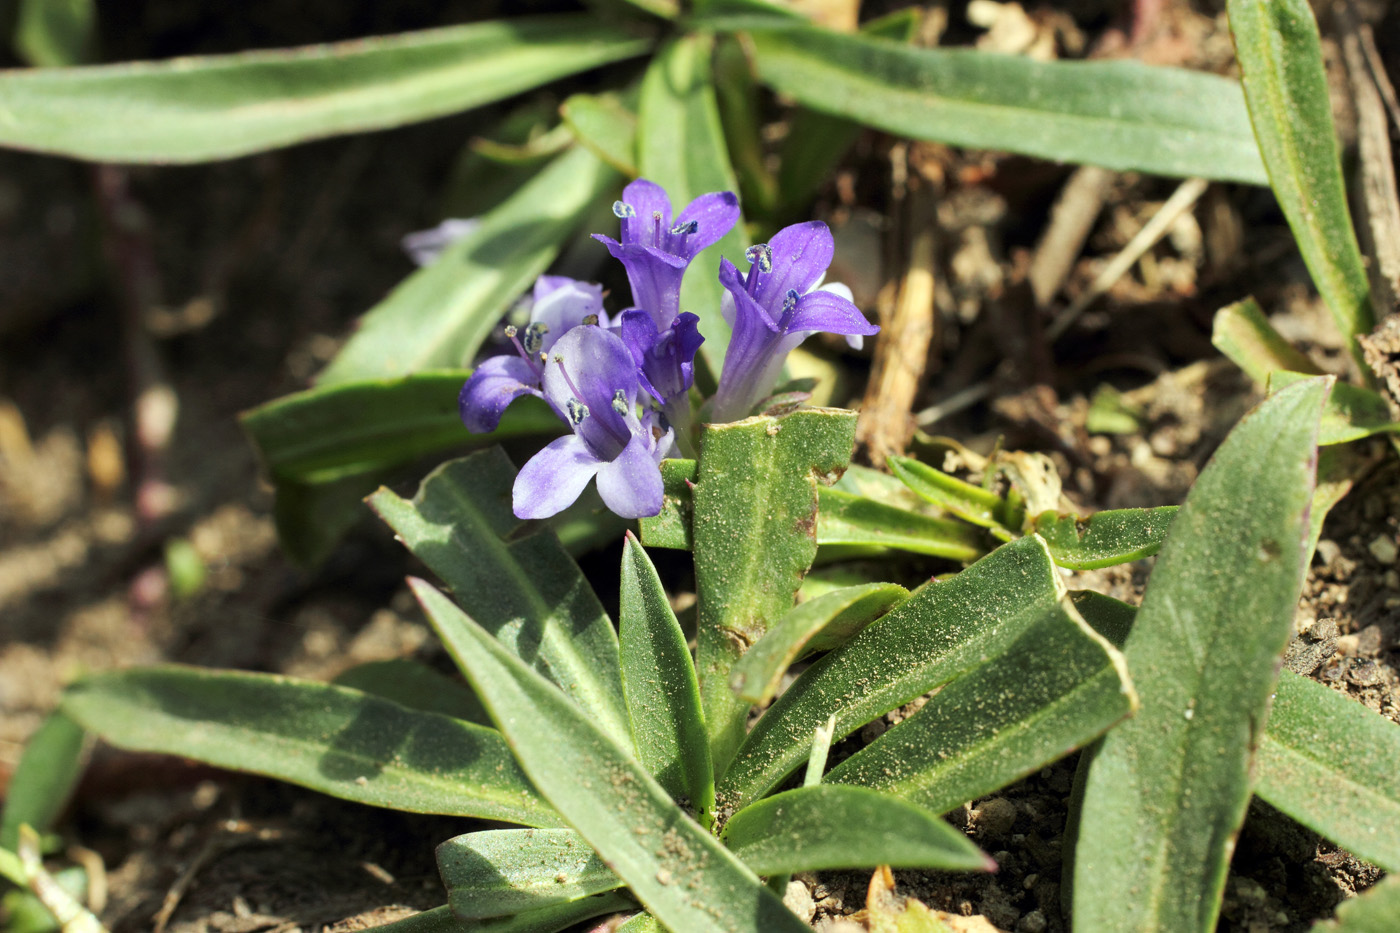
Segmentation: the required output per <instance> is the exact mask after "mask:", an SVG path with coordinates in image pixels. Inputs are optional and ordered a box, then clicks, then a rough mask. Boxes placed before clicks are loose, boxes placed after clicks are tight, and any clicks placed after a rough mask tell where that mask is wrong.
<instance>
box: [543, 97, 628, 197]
mask: <svg viewBox="0 0 1400 933" xmlns="http://www.w3.org/2000/svg"><path fill="white" fill-rule="evenodd" d="M559 114H560V116H562V117H563V118H564V125H565V126H567V127H568V128H569V131H570V132H572V133H573V134H574V138H575V139H577V140H578V141H579V142H580V143H582V144H583V145H585V146H587V147H588V149H589V150H590V151H592V153H593V154H594V155H596V156H597V157H598V158H600V159H602V160H603V161H604V162H606V163H608V165H611V166H612V167H613V168H615V169H617V170H618V171H619V172H621V173H622V174H624V175H628V176H631V177H636V176H637V175H638V174H640V173H639V172H638V171H637V115H636V114H635V113H633V112H632V111H630V110H628V109H627V108H626V107H625V106H623V104H622V101H620V100H618V98H617V96H616V95H612V94H574V95H572V96H571V97H569V99H568V100H566V101H564V103H563V104H562V105H561V106H560V107H559Z"/></svg>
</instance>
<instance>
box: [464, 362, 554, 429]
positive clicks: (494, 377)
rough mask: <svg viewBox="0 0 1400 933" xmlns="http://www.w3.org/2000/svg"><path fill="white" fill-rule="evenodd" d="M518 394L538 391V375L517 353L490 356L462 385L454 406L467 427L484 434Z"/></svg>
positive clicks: (491, 427)
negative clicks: (514, 354)
mask: <svg viewBox="0 0 1400 933" xmlns="http://www.w3.org/2000/svg"><path fill="white" fill-rule="evenodd" d="M522 395H541V392H540V383H539V375H538V374H537V373H536V372H535V370H534V369H532V368H531V366H530V364H529V363H527V362H525V361H524V360H523V359H521V358H520V357H519V356H492V357H488V358H486V359H484V360H482V361H481V365H480V366H478V367H477V368H476V371H475V372H473V373H472V374H471V378H469V379H468V380H467V384H466V385H464V386H462V391H461V392H460V393H459V394H458V395H457V410H458V411H459V412H460V413H461V415H462V423H463V424H465V425H466V426H467V430H468V431H471V432H473V433H474V434H486V433H487V432H489V431H494V430H496V426H497V425H499V424H500V423H501V415H502V413H503V412H505V410H506V406H508V405H510V403H511V402H513V401H515V400H516V399H518V398H520V396H522ZM556 410H560V409H556Z"/></svg>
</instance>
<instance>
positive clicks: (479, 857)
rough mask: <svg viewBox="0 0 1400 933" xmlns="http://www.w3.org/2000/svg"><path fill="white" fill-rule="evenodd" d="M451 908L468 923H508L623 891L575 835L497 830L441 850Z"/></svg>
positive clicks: (440, 861) (441, 868) (619, 882)
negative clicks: (510, 919) (546, 909)
mask: <svg viewBox="0 0 1400 933" xmlns="http://www.w3.org/2000/svg"><path fill="white" fill-rule="evenodd" d="M437 863H438V872H439V873H440V874H441V875H442V883H443V885H444V886H445V887H446V888H447V905H448V906H449V907H451V908H452V912H453V913H454V914H456V915H457V916H458V917H461V918H462V919H464V920H476V919H480V918H483V917H504V916H506V915H508V914H518V913H522V912H524V911H527V910H537V909H539V908H541V907H548V906H550V905H552V904H560V903H563V902H565V901H575V900H578V899H579V898H581V897H588V896H590V895H593V894H601V893H602V892H604V891H611V890H613V889H615V888H620V887H622V879H621V878H619V877H617V875H615V874H613V873H612V872H611V871H610V870H609V869H608V866H606V865H604V864H603V861H602V859H600V858H598V856H597V854H595V853H594V851H593V848H592V847H591V846H589V844H588V843H586V842H584V841H583V837H582V836H580V835H579V834H578V833H576V832H574V831H573V830H572V829H496V830H488V831H487V832H480V833H467V834H466V835H464V836H457V837H455V838H453V839H449V840H447V841H446V842H444V843H443V844H442V845H440V846H438V847H437Z"/></svg>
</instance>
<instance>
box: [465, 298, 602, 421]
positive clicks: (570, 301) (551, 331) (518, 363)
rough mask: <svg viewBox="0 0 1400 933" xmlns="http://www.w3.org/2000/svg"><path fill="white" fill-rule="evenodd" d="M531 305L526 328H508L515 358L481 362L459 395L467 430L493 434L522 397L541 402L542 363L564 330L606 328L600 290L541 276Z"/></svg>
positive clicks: (506, 356)
mask: <svg viewBox="0 0 1400 933" xmlns="http://www.w3.org/2000/svg"><path fill="white" fill-rule="evenodd" d="M533 300H534V304H533V306H532V307H531V309H530V323H528V324H526V325H525V327H524V328H522V329H517V328H514V327H507V328H506V336H508V337H509V338H510V339H511V342H512V343H514V344H515V350H516V354H517V355H516V356H510V355H509V354H507V355H505V356H493V357H490V358H488V359H485V360H482V362H481V365H479V366H477V368H476V371H475V372H473V373H472V374H471V378H470V379H468V380H467V384H466V385H464V386H462V391H461V393H460V394H459V395H458V396H457V409H458V411H459V412H460V413H461V415H462V423H463V424H465V425H466V426H467V430H469V431H472V432H474V433H476V434H486V433H487V432H490V431H494V430H496V426H497V425H499V424H500V423H501V415H502V413H503V412H505V410H506V407H507V406H508V405H510V403H511V402H513V401H515V400H516V399H518V398H520V396H522V395H535V396H539V397H541V398H543V397H544V393H543V392H542V391H541V382H540V381H541V379H542V378H543V376H544V369H545V364H544V361H545V359H546V358H547V354H548V353H549V351H550V349H551V348H553V346H554V344H555V343H556V342H557V341H558V340H559V338H560V337H562V336H564V334H565V333H566V332H567V331H569V330H570V329H572V328H575V327H578V326H579V325H580V324H583V323H585V322H589V321H592V322H593V323H598V324H601V325H602V326H604V327H606V326H608V320H607V315H606V314H604V313H603V287H602V286H601V285H595V284H593V283H592V282H579V281H576V280H574V279H570V278H565V277H564V276H560V275H542V276H540V277H539V278H538V279H537V280H536V281H535V290H534V295H533ZM555 410H556V411H557V412H558V413H559V417H560V418H566V417H567V416H566V414H565V412H564V410H563V409H562V408H556V409H555Z"/></svg>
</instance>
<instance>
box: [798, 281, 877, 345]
mask: <svg viewBox="0 0 1400 933" xmlns="http://www.w3.org/2000/svg"><path fill="white" fill-rule="evenodd" d="M786 323H787V330H788V333H796V332H798V331H807V332H809V333H810V332H813V331H822V332H824V333H828V334H860V335H861V336H863V337H869V336H871V335H872V334H877V333H879V332H880V328H879V327H878V326H877V325H875V324H871V323H870V322H869V321H867V320H866V319H865V315H864V314H861V313H860V309H859V308H857V307H856V306H855V305H854V304H852V303H851V302H850V301H848V300H847V299H845V298H842V297H841V296H840V295H838V294H836V293H835V292H829V291H825V290H822V291H815V292H808V293H807V294H805V295H803V296H802V297H801V298H799V299H797V306H796V307H795V308H793V310H792V316H791V317H790V318H788V320H787V322H786Z"/></svg>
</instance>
